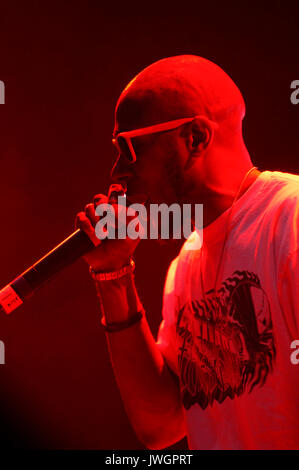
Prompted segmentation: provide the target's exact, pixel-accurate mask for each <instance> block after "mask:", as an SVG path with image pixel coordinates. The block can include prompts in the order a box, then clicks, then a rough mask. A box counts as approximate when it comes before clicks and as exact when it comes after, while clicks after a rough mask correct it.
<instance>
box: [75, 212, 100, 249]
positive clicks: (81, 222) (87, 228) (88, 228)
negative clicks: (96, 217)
mask: <svg viewBox="0 0 299 470" xmlns="http://www.w3.org/2000/svg"><path fill="white" fill-rule="evenodd" d="M75 225H76V228H80V229H81V230H83V231H84V232H85V233H86V234H87V235H88V236H89V238H90V239H91V241H92V243H93V244H94V246H99V245H100V244H101V240H99V239H98V238H97V236H96V234H95V231H94V227H93V226H92V223H91V221H90V220H89V218H88V217H87V215H86V214H85V212H79V213H78V214H77V217H76V221H75Z"/></svg>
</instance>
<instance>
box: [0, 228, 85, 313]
mask: <svg viewBox="0 0 299 470" xmlns="http://www.w3.org/2000/svg"><path fill="white" fill-rule="evenodd" d="M92 248H94V244H93V243H92V241H91V240H90V238H89V237H88V235H86V233H85V232H83V230H81V229H78V230H76V231H75V232H74V233H72V234H71V235H70V236H69V237H67V238H66V239H65V240H63V242H61V243H60V244H59V245H57V246H56V247H55V248H54V249H53V250H51V251H50V252H49V253H47V254H46V255H45V256H44V257H43V258H41V259H40V260H39V261H37V262H36V263H35V264H33V266H31V267H30V268H29V269H27V270H26V271H24V272H23V273H22V274H21V275H20V276H18V277H17V278H16V279H14V280H13V281H12V282H10V283H9V284H7V286H5V287H4V288H3V289H2V290H1V291H0V310H1V309H2V310H3V311H4V312H5V313H7V314H9V313H11V312H12V311H13V310H15V309H16V308H17V307H19V306H20V305H22V303H23V302H24V300H25V299H27V298H28V297H30V296H31V295H32V294H33V292H34V291H35V290H37V289H38V288H39V287H41V286H42V285H43V284H44V283H45V282H46V281H48V280H49V279H50V278H51V277H53V276H54V275H55V274H56V273H58V272H59V271H61V270H62V269H63V268H65V267H66V266H68V265H70V264H72V263H73V262H74V261H76V260H77V259H78V258H80V257H81V256H82V255H84V254H85V253H87V252H88V251H90V250H91V249H92Z"/></svg>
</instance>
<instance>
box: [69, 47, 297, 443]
mask: <svg viewBox="0 0 299 470" xmlns="http://www.w3.org/2000/svg"><path fill="white" fill-rule="evenodd" d="M244 114H245V105H244V101H243V98H242V95H241V93H240V91H239V90H238V88H237V86H236V85H235V84H234V82H233V81H232V80H231V79H230V78H229V77H228V75H226V73H225V72H224V71H223V70H222V69H220V68H219V67H218V66H217V65H215V64H213V63H212V62H210V61H208V60H205V59H203V58H200V57H196V56H178V57H170V58H167V59H163V60H160V61H158V62H156V63H154V64H152V65H151V66H149V67H147V68H146V69H144V70H143V71H142V72H141V73H140V74H139V75H137V77H135V78H134V79H133V80H132V81H131V82H130V83H129V85H128V86H127V87H126V88H125V90H124V91H123V93H122V94H121V96H120V98H119V101H118V103H117V106H116V114H115V129H114V136H115V143H116V145H117V148H118V158H117V161H116V163H115V165H114V167H113V170H112V178H113V181H114V182H117V183H121V184H122V185H124V186H126V187H127V196H128V199H131V200H135V201H137V200H138V201H143V202H144V203H146V204H148V202H155V203H159V204H161V203H166V204H171V203H173V202H177V203H179V204H184V203H189V204H196V203H202V204H203V225H204V230H203V246H202V248H201V249H194V250H187V249H184V247H183V248H182V250H181V252H180V254H179V256H178V257H177V258H176V259H175V260H174V261H173V262H172V264H171V266H170V268H169V272H168V275H167V280H166V284H165V291H164V306H163V321H162V323H161V325H160V330H159V335H158V339H157V341H155V340H154V338H153V336H152V334H151V331H150V329H149V326H148V324H147V321H146V318H145V315H144V313H143V310H142V305H141V302H140V300H139V297H138V294H137V291H136V287H135V284H134V278H133V275H132V268H131V265H130V263H129V259H130V256H131V255H132V253H133V252H134V250H135V248H136V246H137V244H138V240H131V239H126V240H106V241H105V242H103V243H99V240H98V239H97V237H96V236H95V230H94V227H95V225H96V223H97V221H98V220H99V218H98V217H97V215H96V214H95V208H96V207H97V205H98V204H101V203H103V202H107V198H106V197H105V196H103V195H98V196H96V197H95V200H94V203H93V204H89V205H87V206H86V208H85V211H84V212H82V213H79V214H78V216H77V225H78V226H79V227H81V228H82V229H83V230H85V231H86V233H88V234H89V236H90V237H91V239H92V240H94V242H95V245H98V246H97V248H95V250H93V251H92V252H91V253H89V254H88V255H87V256H86V257H85V258H86V261H87V262H88V263H89V265H90V266H91V268H92V273H93V277H94V278H95V280H96V285H97V289H98V294H99V297H100V300H101V307H102V313H103V324H104V325H105V328H106V330H107V340H108V343H109V350H110V354H111V359H112V363H113V368H114V372H115V376H116V379H117V383H118V386H119V389H120V393H121V396H122V399H123V402H124V405H125V408H126V411H127V413H128V416H129V418H130V420H131V422H132V425H133V427H134V429H135V431H136V433H137V436H138V437H139V439H140V440H141V441H142V442H143V443H144V444H145V445H146V446H147V447H149V448H152V449H160V448H165V447H167V446H169V445H171V444H173V443H175V442H176V441H178V440H179V439H181V438H182V437H183V436H185V435H187V436H188V442H189V446H190V448H191V449H292V448H293V449H294V448H298V447H299V443H298V423H299V419H298V418H299V416H298V411H297V400H298V386H299V380H298V371H297V370H296V366H295V365H294V364H292V362H291V360H290V355H291V352H292V350H291V349H290V345H291V343H292V341H293V340H295V339H297V338H298V336H299V335H298V318H299V317H298V305H297V299H296V289H297V288H299V254H298V250H299V230H298V222H299V220H298V213H299V204H298V198H299V177H298V176H296V175H289V174H284V173H281V172H270V171H264V172H260V171H258V169H257V168H255V167H253V165H252V162H251V159H250V156H249V154H248V151H247V149H246V147H245V144H244V142H243V138H242V119H243V117H244ZM184 118H186V119H184ZM188 118H190V119H188ZM179 119H184V121H183V123H182V121H177V120H179ZM176 121H177V122H176ZM161 123H166V124H163V126H162V127H163V130H161V126H160V127H159V126H158V127H157V125H158V124H161ZM173 123H174V124H173ZM149 126H153V127H149ZM144 128H146V129H145V130H143V131H141V132H140V131H138V129H144ZM159 129H160V131H157V130H159ZM129 131H134V133H137V134H138V133H139V134H140V135H139V136H138V137H136V138H135V139H134V138H133V137H132V138H131V139H130V138H129V137H128V136H132V134H122V133H126V132H129ZM135 131H136V132H135ZM114 206H115V204H114ZM198 235H200V231H199V230H198V227H196V230H195V232H194V234H193V235H192V237H197V236H198ZM145 268H146V267H145ZM110 272H114V275H113V276H110V275H109V274H108V275H106V274H101V273H110ZM96 273H99V274H96ZM111 277H113V279H111ZM147 315H150V313H147ZM178 378H179V380H178Z"/></svg>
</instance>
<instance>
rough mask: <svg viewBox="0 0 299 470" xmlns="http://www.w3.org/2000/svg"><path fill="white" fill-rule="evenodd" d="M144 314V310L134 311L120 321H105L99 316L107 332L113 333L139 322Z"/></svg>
mask: <svg viewBox="0 0 299 470" xmlns="http://www.w3.org/2000/svg"><path fill="white" fill-rule="evenodd" d="M143 316H144V310H140V311H139V312H137V313H135V314H134V315H132V316H131V317H130V318H128V320H124V321H120V322H114V323H107V322H106V320H105V318H104V317H102V318H101V324H102V325H103V327H104V328H105V330H106V331H108V332H109V333H115V332H116V331H122V330H125V329H126V328H129V327H130V326H132V325H135V323H137V322H139V321H140V320H141V319H142V318H143Z"/></svg>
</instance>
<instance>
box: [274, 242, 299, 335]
mask: <svg viewBox="0 0 299 470" xmlns="http://www.w3.org/2000/svg"><path fill="white" fill-rule="evenodd" d="M298 292H299V248H297V249H296V250H295V251H293V252H292V253H291V254H289V256H288V257H287V260H286V262H285V265H284V269H283V270H282V272H281V274H280V277H279V283H278V294H279V300H280V304H281V307H282V310H283V313H284V317H285V321H286V322H287V325H288V329H289V332H290V334H291V336H292V337H293V338H294V339H297V337H298V336H299V301H298Z"/></svg>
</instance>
